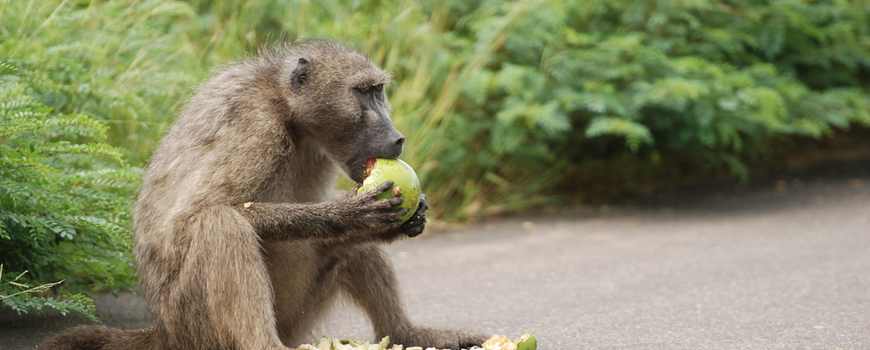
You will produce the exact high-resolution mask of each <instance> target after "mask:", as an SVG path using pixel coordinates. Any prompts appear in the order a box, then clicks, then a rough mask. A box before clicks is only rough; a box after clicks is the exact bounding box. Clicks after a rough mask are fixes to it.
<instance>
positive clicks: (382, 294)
mask: <svg viewBox="0 0 870 350" xmlns="http://www.w3.org/2000/svg"><path fill="white" fill-rule="evenodd" d="M390 79H391V77H390V76H389V75H388V74H386V73H385V72H383V71H382V70H381V69H380V68H378V67H376V66H375V65H374V64H373V63H372V62H371V61H369V60H368V59H367V58H366V57H364V56H363V55H362V54H360V53H358V52H357V51H354V50H352V49H349V48H347V47H346V46H343V45H340V44H336V43H333V42H327V41H310V42H305V43H301V44H297V45H287V46H284V47H281V48H279V49H276V50H272V51H268V52H264V53H261V57H259V58H256V59H252V60H248V61H244V62H241V63H237V64H234V65H231V66H229V67H227V68H225V69H223V70H221V71H220V72H218V73H217V75H216V76H215V77H213V78H212V79H211V80H209V81H208V82H206V83H205V84H203V85H202V86H201V87H200V88H199V90H198V92H197V94H196V95H195V96H194V97H193V98H192V99H191V101H190V103H189V105H188V107H187V108H186V110H185V112H184V113H183V114H182V116H181V117H180V118H179V119H178V121H177V122H176V123H175V124H174V125H173V127H172V128H171V130H170V131H169V133H168V134H167V135H166V137H165V138H164V139H163V141H162V142H161V144H160V146H159V147H158V148H157V150H156V151H155V153H154V156H153V158H152V159H151V163H150V165H149V167H148V170H147V172H146V174H145V177H144V179H143V181H142V187H141V189H140V193H139V198H138V201H137V203H136V205H135V208H134V210H133V220H134V251H135V256H136V260H137V268H138V272H139V278H140V281H141V290H142V292H143V294H144V297H145V301H146V303H147V305H148V307H149V308H150V310H151V312H152V313H153V315H154V318H155V324H154V325H153V326H152V327H149V328H147V329H144V330H137V331H121V330H116V329H111V328H107V327H101V326H100V327H94V326H91V327H84V328H77V329H74V330H72V331H70V332H67V333H65V334H62V335H60V336H58V337H56V338H54V339H52V340H49V341H48V342H46V343H45V344H44V345H43V348H48V349H154V350H157V349H160V350H165V349H179V350H181V349H184V350H196V349H203V350H205V349H209V350H218V349H228V350H229V349H283V348H284V345H296V344H299V343H301V342H310V341H313V340H314V339H306V338H305V336H307V335H308V332H309V330H310V329H311V327H312V326H313V325H314V324H315V323H316V322H317V321H318V317H319V315H321V314H322V311H323V310H325V309H326V308H327V306H328V305H329V304H330V303H331V302H332V301H334V299H335V297H336V295H337V294H338V293H337V291H339V290H343V291H345V292H346V294H347V295H349V296H350V297H351V299H352V300H353V301H354V302H355V303H356V304H358V305H359V306H360V307H361V308H362V309H363V310H364V311H365V312H366V313H367V314H368V316H369V319H371V321H372V324H373V327H374V330H375V333H376V336H377V337H378V339H380V337H382V336H385V335H389V336H390V337H391V338H392V340H393V342H394V343H401V344H404V345H406V346H412V345H418V346H424V347H428V346H434V347H439V348H444V347H453V348H456V347H459V346H463V347H467V346H470V345H471V344H479V343H481V342H482V341H483V340H485V339H486V337H484V336H481V335H476V334H469V333H465V332H460V331H451V330H437V329H428V328H423V327H418V326H415V325H413V324H412V323H411V322H410V321H409V319H408V317H407V315H406V314H405V311H404V309H403V306H402V303H401V300H400V298H399V293H398V291H397V282H396V277H395V274H394V272H393V268H392V266H391V265H390V262H389V259H388V258H387V257H386V256H385V254H384V253H383V251H382V249H381V248H380V247H379V246H378V243H381V242H388V241H391V240H394V239H397V238H399V237H401V236H403V235H407V236H415V235H417V234H419V233H420V232H422V230H423V228H424V227H425V216H424V215H425V214H424V212H425V208H426V205H425V203H423V205H421V208H422V209H421V210H418V213H417V214H419V217H417V219H416V220H414V223H413V224H404V225H403V224H402V223H400V222H397V221H395V219H396V218H398V217H399V216H401V215H402V214H404V213H405V212H407V209H406V210H405V211H391V210H389V209H388V208H390V207H392V206H395V205H397V204H398V203H400V202H401V198H391V199H385V200H377V199H375V197H376V196H377V195H378V194H380V193H382V192H384V191H385V190H387V189H388V188H389V184H384V185H382V186H380V187H378V188H376V189H374V190H370V191H367V192H364V193H362V194H360V195H357V194H356V193H355V191H350V192H348V193H346V194H343V195H340V196H339V197H337V198H333V197H334V196H333V192H334V191H333V186H334V184H335V181H336V178H337V176H338V174H339V171H342V170H343V171H344V172H345V173H346V174H347V175H348V176H349V177H350V178H351V179H353V180H354V181H356V182H361V181H362V179H363V178H364V164H365V160H366V158H369V157H379V158H395V157H398V156H399V155H400V154H401V152H402V144H403V142H404V137H403V136H402V135H401V134H400V133H399V132H398V131H396V130H395V128H394V127H393V126H392V122H390V119H389V115H390V106H389V102H388V101H387V100H386V97H385V96H384V94H383V91H382V89H381V87H382V86H383V84H388V83H389V82H390Z"/></svg>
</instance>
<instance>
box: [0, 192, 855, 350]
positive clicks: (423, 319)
mask: <svg viewBox="0 0 870 350" xmlns="http://www.w3.org/2000/svg"><path fill="white" fill-rule="evenodd" d="M390 251H391V253H392V255H393V258H394V261H395V263H396V266H397V268H398V270H399V275H400V277H401V280H402V284H403V288H404V294H405V295H406V297H407V304H408V307H409V309H410V311H411V313H412V314H413V318H414V319H415V320H416V321H417V322H418V323H420V324H426V325H431V326H442V327H455V328H467V329H474V330H479V331H481V332H484V333H497V334H505V335H508V336H509V337H511V338H515V337H518V336H520V335H522V334H523V333H525V332H531V333H533V334H535V335H537V337H538V339H539V349H542V350H546V349H668V350H672V349H726V350H727V349H741V350H742V349H831V350H833V349H842V350H847V349H870V177H858V178H844V179H838V180H831V179H827V180H820V181H804V182H803V183H798V182H789V181H784V182H779V183H772V184H770V186H767V187H765V188H762V189H760V190H757V191H750V192H748V193H743V194H740V195H732V194H730V193H718V194H716V193H712V194H710V195H705V196H700V197H698V198H694V199H691V200H689V201H682V202H681V204H678V205H673V206H660V205H659V206H647V207H642V208H634V209H625V208H607V207H603V208H587V209H586V210H581V211H579V212H578V211H574V210H572V211H571V213H561V214H548V215H543V216H541V215H539V216H534V217H521V218H508V219H501V220H496V221H492V222H488V223H482V224H477V225H471V226H468V227H465V228H462V229H457V230H452V231H447V232H441V233H438V234H428V233H427V234H424V235H423V236H421V237H419V238H416V239H412V240H407V241H404V242H400V243H397V244H394V245H392V246H391V247H390ZM98 301H99V305H98V313H99V314H100V315H101V316H102V317H103V320H104V321H105V322H106V323H107V324H110V325H116V326H121V327H130V328H136V327H141V326H144V325H147V324H148V320H147V314H146V312H145V310H144V308H143V307H142V305H141V303H140V302H138V299H137V298H136V297H135V296H132V295H129V294H124V295H122V296H121V297H120V298H117V299H116V298H113V297H101V298H99V300H98ZM80 322H84V321H83V320H82V319H81V318H80V317H72V318H70V317H67V318H62V317H59V316H57V315H55V314H50V315H49V316H47V317H46V316H40V315H28V316H15V315H10V314H9V313H8V312H7V313H4V314H0V349H2V350H6V349H30V348H32V346H33V345H34V344H35V343H36V342H38V340H39V339H41V338H42V337H44V336H46V335H48V334H51V333H53V332H56V331H57V330H58V329H60V328H63V327H68V326H70V325H71V324H74V323H80ZM321 334H326V335H329V336H333V337H352V338H357V339H363V340H367V339H370V338H371V337H372V332H371V329H370V328H369V326H368V325H367V322H366V320H365V318H364V317H363V316H362V315H361V314H360V313H359V312H356V311H354V310H353V309H352V308H349V307H347V308H345V307H341V308H338V309H336V310H335V311H334V312H333V314H332V316H331V318H330V319H329V321H328V322H327V323H326V324H325V325H324V326H322V327H320V328H319V329H317V330H316V331H315V334H312V340H314V339H316V338H317V337H319V336H320V335H321ZM294 345H295V344H294Z"/></svg>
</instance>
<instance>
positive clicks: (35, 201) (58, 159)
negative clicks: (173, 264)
mask: <svg viewBox="0 0 870 350" xmlns="http://www.w3.org/2000/svg"><path fill="white" fill-rule="evenodd" d="M0 80H2V82H0V252H3V254H2V258H0V299H2V305H4V306H7V307H10V308H12V309H14V310H16V311H18V312H24V311H27V310H28V309H34V310H40V309H42V308H43V307H44V306H49V307H54V308H56V309H58V310H60V311H61V312H63V313H66V312H68V311H70V310H73V311H78V312H81V313H83V314H86V315H88V316H90V317H92V318H93V315H92V311H93V306H92V305H90V299H88V298H86V297H84V296H83V295H81V294H79V292H81V291H93V290H103V289H116V288H119V287H130V286H132V285H133V283H134V281H135V280H134V277H133V275H134V272H133V263H132V259H131V256H130V255H131V254H130V249H131V242H130V235H129V231H128V229H127V227H129V217H128V211H129V207H130V205H131V196H130V194H131V192H132V191H133V187H134V184H135V183H136V178H137V174H135V173H134V172H133V171H132V170H131V169H130V168H129V167H127V166H126V165H124V163H123V161H122V160H121V157H122V155H121V153H120V152H118V151H117V150H116V149H114V148H113V147H111V146H109V145H107V144H105V143H101V141H102V140H103V139H105V131H106V127H105V126H104V125H103V123H101V122H99V121H97V120H95V119H94V118H91V117H88V116H85V115H82V114H63V113H55V112H53V111H52V109H51V108H48V107H46V106H45V105H44V104H43V103H41V102H39V101H38V100H36V99H34V98H33V97H32V94H38V92H46V91H48V90H52V89H53V87H54V86H55V84H54V82H53V81H51V80H48V79H45V77H44V76H41V75H38V74H35V75H32V74H30V72H17V70H16V69H15V68H14V67H13V66H11V65H9V64H6V63H3V62H0ZM60 281H65V283H64V288H63V290H64V291H66V293H65V294H64V295H63V296H60V297H53V296H48V295H46V294H44V293H43V292H44V291H46V290H47V289H48V288H49V287H51V286H54V285H56V284H57V283H55V282H60Z"/></svg>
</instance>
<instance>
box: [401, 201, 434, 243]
mask: <svg viewBox="0 0 870 350" xmlns="http://www.w3.org/2000/svg"><path fill="white" fill-rule="evenodd" d="M428 209H429V204H426V194H425V193H421V194H420V206H418V207H417V211H416V212H415V213H414V215H413V216H411V218H410V219H408V221H405V223H403V224H402V233H404V234H405V235H407V236H408V237H417V235H419V234H421V233H423V230H424V229H425V228H426V210H428Z"/></svg>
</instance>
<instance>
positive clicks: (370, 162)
mask: <svg viewBox="0 0 870 350" xmlns="http://www.w3.org/2000/svg"><path fill="white" fill-rule="evenodd" d="M377 162H378V159H377V158H374V157H372V158H366V163H365V169H366V172H365V174H366V177H368V176H369V175H371V174H372V170H374V169H375V163H377Z"/></svg>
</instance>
